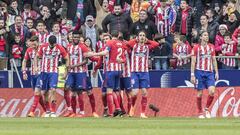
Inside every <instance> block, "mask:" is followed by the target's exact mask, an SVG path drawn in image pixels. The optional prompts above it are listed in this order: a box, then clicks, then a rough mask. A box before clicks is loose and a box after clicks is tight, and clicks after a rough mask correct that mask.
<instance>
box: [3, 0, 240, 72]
mask: <svg viewBox="0 0 240 135" xmlns="http://www.w3.org/2000/svg"><path fill="white" fill-rule="evenodd" d="M116 5H119V6H116ZM239 24H240V14H239V12H238V11H237V10H236V1H235V0H228V1H227V0H1V1H0V57H7V58H8V59H11V58H13V59H14V60H15V62H16V65H17V67H19V68H20V67H21V66H22V65H21V64H22V60H23V57H24V54H25V52H26V50H27V48H28V45H27V43H28V40H29V39H30V37H31V36H33V35H36V36H38V37H39V42H40V43H44V42H47V41H48V40H47V39H48V37H49V36H50V35H55V36H56V37H57V43H59V44H61V45H62V46H63V47H65V48H66V46H67V44H68V43H70V42H71V40H72V32H73V31H74V30H77V31H79V32H80V34H81V41H82V42H84V40H85V39H86V38H88V39H89V40H90V42H91V45H92V50H93V51H95V52H98V51H99V50H100V49H101V47H102V44H103V35H104V34H106V33H111V32H112V31H115V30H117V31H119V32H121V33H122V35H123V36H122V37H123V39H124V40H129V39H132V38H134V37H136V35H137V34H138V32H139V31H141V30H144V31H145V32H146V36H147V38H148V39H150V40H152V39H153V40H155V41H157V42H158V43H159V47H157V48H155V49H154V50H153V51H151V52H150V56H151V58H152V59H150V60H149V63H150V64H149V65H150V66H149V67H150V68H153V69H156V70H160V69H162V70H166V69H190V54H191V49H192V47H193V46H194V44H195V43H197V42H198V40H199V33H200V32H201V31H202V30H206V31H208V33H209V37H210V41H209V42H210V43H212V44H214V46H215V50H216V54H217V55H218V56H238V53H239V51H240V46H239V45H240V43H239V40H240V27H239ZM156 56H161V57H162V56H166V57H162V58H158V57H156ZM28 65H29V64H28ZM239 65H240V62H239V59H236V58H233V57H229V58H226V57H223V58H221V57H220V58H218V66H219V68H220V69H221V68H222V69H238V67H240V66H239Z"/></svg>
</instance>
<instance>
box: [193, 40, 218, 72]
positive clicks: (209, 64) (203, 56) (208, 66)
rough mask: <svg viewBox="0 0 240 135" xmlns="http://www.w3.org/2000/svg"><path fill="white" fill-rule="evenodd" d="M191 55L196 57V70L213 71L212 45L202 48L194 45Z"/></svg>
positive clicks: (213, 50) (213, 54)
mask: <svg viewBox="0 0 240 135" xmlns="http://www.w3.org/2000/svg"><path fill="white" fill-rule="evenodd" d="M192 53H193V55H194V56H196V69H197V70H202V71H210V72H212V71H213V57H214V56H215V49H214V46H213V45H212V44H208V45H206V46H202V45H199V44H196V45H195V46H194V47H193V50H192Z"/></svg>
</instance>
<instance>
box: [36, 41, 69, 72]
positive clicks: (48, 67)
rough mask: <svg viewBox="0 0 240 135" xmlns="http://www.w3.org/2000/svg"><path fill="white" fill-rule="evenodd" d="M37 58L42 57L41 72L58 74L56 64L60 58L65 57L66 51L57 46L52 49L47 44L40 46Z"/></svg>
mask: <svg viewBox="0 0 240 135" xmlns="http://www.w3.org/2000/svg"><path fill="white" fill-rule="evenodd" d="M38 56H39V57H42V69H41V72H48V73H52V72H55V73H57V72H58V62H59V58H60V57H61V56H62V57H63V58H65V57H67V52H66V50H65V49H64V48H63V47H62V46H61V45H59V44H57V45H56V46H55V47H53V48H52V49H51V48H50V46H49V44H47V43H46V44H44V45H42V46H40V48H39V50H38Z"/></svg>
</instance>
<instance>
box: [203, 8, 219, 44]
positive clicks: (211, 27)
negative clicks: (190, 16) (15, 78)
mask: <svg viewBox="0 0 240 135" xmlns="http://www.w3.org/2000/svg"><path fill="white" fill-rule="evenodd" d="M205 15H206V16H207V17H208V30H207V31H208V34H209V41H210V43H212V44H214V42H215V37H216V35H217V32H218V26H219V24H218V22H217V20H216V19H215V18H214V11H213V10H212V9H208V10H207V11H206V13H205Z"/></svg>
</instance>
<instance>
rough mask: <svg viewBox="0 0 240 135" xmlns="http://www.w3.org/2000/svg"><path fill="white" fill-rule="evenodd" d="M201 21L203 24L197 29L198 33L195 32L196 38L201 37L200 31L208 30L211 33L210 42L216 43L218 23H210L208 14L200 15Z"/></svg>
mask: <svg viewBox="0 0 240 135" xmlns="http://www.w3.org/2000/svg"><path fill="white" fill-rule="evenodd" d="M200 23H201V26H200V27H198V28H197V29H196V30H197V33H196V34H197V35H195V34H194V38H197V39H199V33H200V32H201V31H207V32H208V33H209V42H210V43H212V44H214V39H215V37H216V34H217V29H218V23H213V24H212V25H209V23H208V17H207V16H206V15H202V16H201V17H200ZM195 40H196V39H195Z"/></svg>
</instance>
